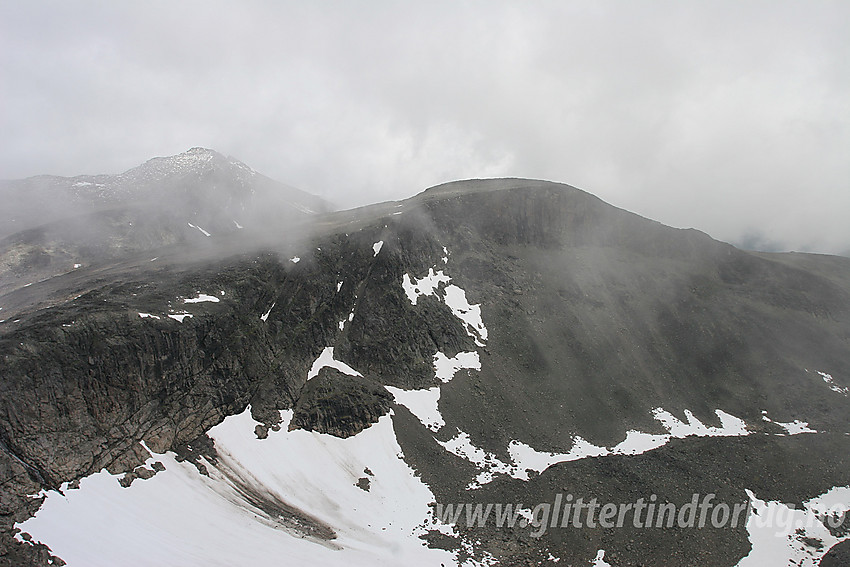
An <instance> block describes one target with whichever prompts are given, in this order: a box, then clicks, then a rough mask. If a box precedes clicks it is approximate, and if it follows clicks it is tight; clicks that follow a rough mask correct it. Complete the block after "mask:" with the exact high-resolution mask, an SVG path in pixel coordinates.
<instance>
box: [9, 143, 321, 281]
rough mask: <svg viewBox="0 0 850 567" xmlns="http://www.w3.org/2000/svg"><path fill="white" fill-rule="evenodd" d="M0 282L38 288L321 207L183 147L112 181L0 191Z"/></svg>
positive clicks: (227, 161) (27, 182)
mask: <svg viewBox="0 0 850 567" xmlns="http://www.w3.org/2000/svg"><path fill="white" fill-rule="evenodd" d="M0 199H2V201H3V203H4V206H3V209H2V211H0V278H2V281H3V283H4V285H2V286H0V290H2V289H8V288H9V287H11V286H12V285H14V284H24V283H30V282H33V281H37V280H41V279H44V278H47V277H51V276H54V275H57V274H61V273H65V272H67V271H69V270H72V269H75V266H77V267H81V266H88V265H91V264H94V263H97V262H101V261H104V260H106V261H110V260H115V259H117V258H122V257H125V256H127V255H128V254H132V253H134V252H141V251H145V250H152V249H156V248H160V247H162V246H168V245H171V244H177V243H195V244H201V245H203V243H204V242H203V241H204V240H205V239H206V238H209V237H210V235H211V234H216V235H222V234H234V233H238V232H239V231H241V230H243V229H245V230H248V231H262V230H265V229H266V228H267V227H268V226H270V225H271V226H275V225H281V226H286V225H289V224H296V225H297V224H298V223H299V222H302V221H303V220H305V219H308V218H310V217H312V216H314V215H316V214H319V213H323V212H327V211H329V210H330V206H329V205H328V204H327V203H325V202H324V201H323V200H322V199H320V198H318V197H315V196H313V195H310V194H308V193H305V192H303V191H300V190H298V189H295V188H293V187H289V186H286V185H284V184H282V183H279V182H277V181H273V180H272V179H269V178H268V177H266V176H264V175H262V174H260V173H258V172H256V171H254V170H253V169H251V168H250V167H248V166H247V165H245V164H244V163H242V162H240V161H238V160H236V159H233V158H228V157H225V156H223V155H221V154H219V153H217V152H215V151H213V150H208V149H204V148H192V149H190V150H188V151H186V152H184V153H182V154H178V155H174V156H169V157H159V158H153V159H151V160H148V161H147V162H145V163H144V164H142V165H140V166H138V167H135V168H133V169H130V170H128V171H126V172H124V173H121V174H119V175H81V176H77V177H55V176H46V175H45V176H38V177H32V178H29V179H24V180H19V181H6V182H2V183H0Z"/></svg>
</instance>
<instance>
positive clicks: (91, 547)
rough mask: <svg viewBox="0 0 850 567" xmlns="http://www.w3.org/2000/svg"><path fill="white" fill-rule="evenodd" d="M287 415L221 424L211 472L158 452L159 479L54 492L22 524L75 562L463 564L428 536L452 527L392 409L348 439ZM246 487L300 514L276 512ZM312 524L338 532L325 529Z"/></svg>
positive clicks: (109, 478) (91, 481)
mask: <svg viewBox="0 0 850 567" xmlns="http://www.w3.org/2000/svg"><path fill="white" fill-rule="evenodd" d="M281 417H282V418H283V424H282V426H281V428H280V430H279V431H270V432H269V436H268V438H266V439H263V440H260V439H257V438H256V436H255V435H254V427H255V426H256V425H258V423H257V422H256V421H254V420H253V418H252V417H251V415H250V408H249V409H246V410H245V411H244V412H243V413H241V414H239V415H235V416H230V417H228V418H226V419H225V420H224V421H223V422H222V423H221V424H219V425H218V426H216V427H214V428H213V429H211V430H210V432H209V436H210V437H211V438H212V439H213V440H214V441H215V446H216V449H217V451H218V453H219V460H218V463H217V464H215V465H214V464H212V463H210V462H209V461H206V460H204V465H205V466H206V468H207V471H209V476H204V475H202V474H200V473H199V472H198V469H197V468H196V467H195V466H194V465H192V464H190V463H188V462H179V461H177V460H176V458H175V456H174V454H173V453H165V454H152V455H151V458H150V459H148V463H147V464H148V465H152V464H153V463H154V462H155V461H159V462H160V463H162V464H163V465H164V466H165V470H164V471H162V472H159V473H158V474H156V475H155V476H153V477H152V478H150V479H148V480H138V479H137V480H136V481H134V482H133V483H132V485H130V487H129V488H122V487H121V486H120V485H119V483H118V477H117V476H113V475H111V474H109V473H108V472H106V471H105V470H104V471H101V472H100V473H97V474H95V475H92V476H90V477H88V478H85V479H83V480H82V481H81V483H80V488H79V489H75V490H71V489H68V488H67V486H64V487H63V492H64V494H61V493H59V492H50V493H48V494H47V495H46V498H45V501H44V504H43V505H42V507H41V509H40V510H39V511H38V513H37V514H36V516H35V517H33V518H30V519H29V520H27V521H26V522H23V523H22V524H18V525H17V527H19V528H20V529H21V530H22V531H24V532H27V533H29V534H31V535H32V537H33V538H34V539H35V540H37V541H41V542H43V543H45V544H46V545H48V546H49V547H50V548H51V549H52V550H53V552H54V553H55V554H56V555H58V556H60V557H62V558H63V559H64V560H65V561H67V563H68V565H69V566H71V567H74V566H81V567H97V566H104V567H106V566H110V567H111V566H113V565H136V564H145V565H182V566H205V567H208V566H219V565H221V566H232V565H277V564H288V565H307V564H313V565H329V566H336V565H339V566H344V567H352V566H356V565H369V566H372V565H423V566H427V565H434V566H435V567H437V566H439V565H441V564H443V565H457V564H458V563H457V560H456V558H455V556H454V555H453V554H451V553H448V552H446V551H442V550H436V549H429V548H427V547H425V545H424V543H423V541H422V540H420V539H419V538H418V536H419V535H420V534H423V533H425V531H426V529H440V530H441V531H443V532H445V533H451V531H450V528H448V527H447V526H438V525H436V523H435V520H434V519H433V515H432V509H431V507H430V506H429V503H431V502H433V501H434V496H433V494H432V493H431V491H430V490H429V489H428V487H427V486H426V485H425V484H423V483H422V481H421V480H420V479H419V478H418V477H417V476H415V475H414V473H413V471H412V470H411V468H410V467H409V466H408V465H407V464H406V463H405V462H404V460H403V458H402V454H401V448H400V447H399V445H398V442H397V441H396V437H395V431H394V429H393V424H392V418H391V416H389V415H386V416H384V417H382V418H381V419H380V420H379V421H378V423H376V424H374V425H372V426H371V427H369V428H368V429H366V430H364V431H362V432H361V433H359V434H357V435H355V436H353V437H350V438H348V439H339V438H337V437H333V436H330V435H323V434H319V433H315V432H308V431H303V430H295V431H287V427H288V425H289V420H290V419H291V417H292V414H291V412H290V411H284V412H281ZM362 478H367V479H369V489H368V491H367V490H365V489H363V488H361V487H359V486H358V481H359V479H362ZM361 482H362V481H361ZM246 493H248V494H262V495H265V497H266V499H267V500H269V501H271V502H277V503H285V505H286V506H287V507H288V509H290V510H293V511H295V514H294V515H292V516H288V517H287V515H286V514H284V515H283V516H282V517H275V514H270V513H268V512H267V511H264V510H263V509H261V507H258V506H257V505H255V504H254V503H252V501H251V498H247V497H246ZM299 516H300V517H301V518H300V519H299ZM305 518H306V520H305ZM311 522H312V523H315V524H316V525H318V526H320V527H321V528H322V529H324V530H332V532H333V534H335V536H336V537H335V538H333V539H323V538H322V537H318V536H316V535H315V532H316V530H311V529H310V528H309V525H310V523H311ZM320 531H321V530H320ZM281 562H283V563H281Z"/></svg>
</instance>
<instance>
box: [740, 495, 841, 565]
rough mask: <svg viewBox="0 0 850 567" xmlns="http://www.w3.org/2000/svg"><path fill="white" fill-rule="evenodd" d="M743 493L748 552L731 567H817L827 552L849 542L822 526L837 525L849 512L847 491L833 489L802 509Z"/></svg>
mask: <svg viewBox="0 0 850 567" xmlns="http://www.w3.org/2000/svg"><path fill="white" fill-rule="evenodd" d="M746 493H747V496H748V497H749V498H750V505H751V508H750V516H749V518H747V533H748V536H749V539H750V543H751V544H752V549H751V550H750V552H749V553H748V554H747V555H746V556H745V557H744V558H743V559H741V560H740V561H739V562H738V563H737V564H736V566H735V567H761V566H762V565H781V566H786V565H794V566H799V567H817V565H819V564H820V560H821V558H822V557H823V556H824V555H826V553H827V552H828V551H829V550H830V548H832V547H833V546H834V545H836V544H837V543H839V542H841V541H844V540H846V539H848V538H850V534H848V535H844V536H841V537H836V536H834V535H833V534H832V533H830V531H829V530H828V529H827V526H826V525H825V524H824V522H830V521H835V520H839V521H840V519H841V518H842V516H843V514H845V513H846V512H847V511H848V510H850V487H834V488H832V489H830V490H829V491H828V492H826V493H824V494H822V495H820V496H818V497H816V498H813V499H811V500H809V501H807V502H804V503H803V508H802V509H795V508H791V507H789V506H787V505H785V504H783V503H782V502H774V501H771V502H768V501H764V500H760V499H759V498H758V497H756V495H755V494H754V493H753V492H752V491H751V490H746ZM819 516H820V518H819ZM837 525H838V522H836V523H835V526H836V527H837ZM813 544H814V545H813Z"/></svg>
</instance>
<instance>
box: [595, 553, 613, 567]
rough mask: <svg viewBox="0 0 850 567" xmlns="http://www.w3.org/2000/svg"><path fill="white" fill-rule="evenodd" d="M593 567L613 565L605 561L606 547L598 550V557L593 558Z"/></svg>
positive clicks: (609, 566)
mask: <svg viewBox="0 0 850 567" xmlns="http://www.w3.org/2000/svg"><path fill="white" fill-rule="evenodd" d="M593 567H611V564H610V563H608V562H607V561H605V550H604V549H600V550H599V551H597V552H596V557H594V558H593Z"/></svg>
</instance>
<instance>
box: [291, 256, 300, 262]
mask: <svg viewBox="0 0 850 567" xmlns="http://www.w3.org/2000/svg"><path fill="white" fill-rule="evenodd" d="M289 261H290V262H292V263H293V264H297V263H298V262H300V261H301V258H299V257H298V256H293V257H292V258H290V259H289Z"/></svg>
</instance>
